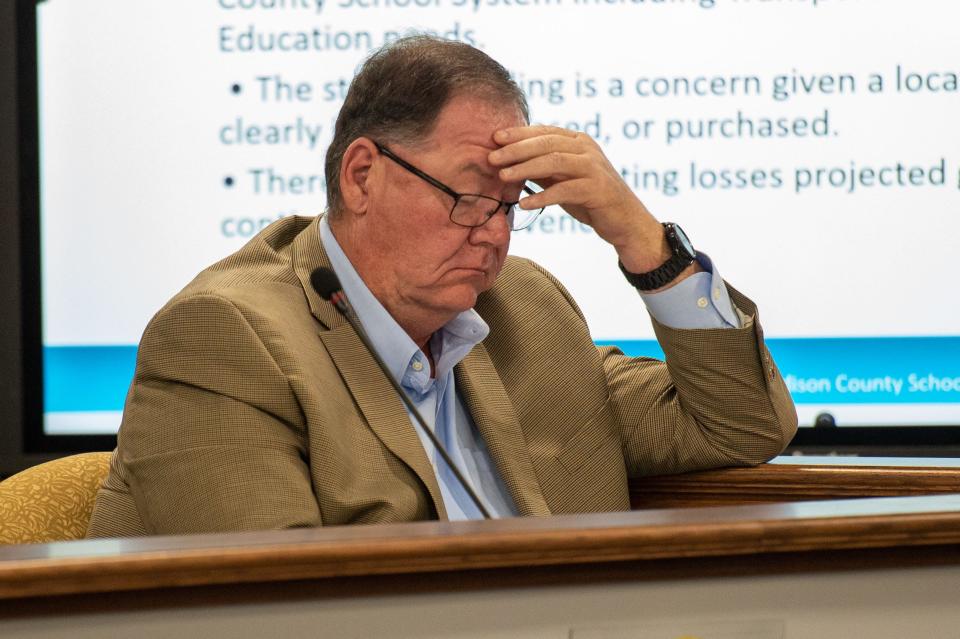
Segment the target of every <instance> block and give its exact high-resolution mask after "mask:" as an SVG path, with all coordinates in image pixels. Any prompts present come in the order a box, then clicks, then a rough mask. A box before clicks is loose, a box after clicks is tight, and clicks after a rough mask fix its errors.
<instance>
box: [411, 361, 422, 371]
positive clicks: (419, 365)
mask: <svg viewBox="0 0 960 639" xmlns="http://www.w3.org/2000/svg"><path fill="white" fill-rule="evenodd" d="M411 368H413V370H415V371H417V372H418V373H419V372H420V371H422V370H423V362H421V361H420V360H415V361H414V362H413V364H412V365H411Z"/></svg>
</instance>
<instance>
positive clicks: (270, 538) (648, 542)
mask: <svg viewBox="0 0 960 639" xmlns="http://www.w3.org/2000/svg"><path fill="white" fill-rule="evenodd" d="M844 468H849V467H843V468H834V469H832V470H829V471H824V472H825V474H823V475H815V476H816V477H817V479H816V481H813V480H811V481H807V482H805V483H804V484H803V485H802V486H800V485H798V486H797V490H798V491H799V492H801V493H802V492H803V491H808V492H809V491H812V490H814V488H813V486H814V485H817V486H820V488H819V489H817V490H825V491H826V490H827V489H826V488H824V487H825V486H826V487H829V486H835V487H836V492H841V493H846V492H849V491H850V490H853V486H855V485H856V486H860V488H859V489H858V490H871V491H872V490H880V489H881V488H882V486H886V488H882V489H883V490H891V491H892V490H893V487H894V486H895V485H896V482H895V481H894V480H893V479H890V478H889V477H888V476H886V475H884V474H883V473H879V474H876V475H875V479H874V480H868V478H867V474H869V473H866V472H864V473H863V474H862V475H857V473H858V471H855V470H844ZM860 468H862V467H860ZM798 472H807V471H804V470H800V469H798V468H797V467H789V466H784V467H783V468H782V469H774V468H772V467H769V466H765V467H761V468H757V469H744V470H737V471H714V473H720V474H721V475H720V476H721V477H723V478H725V479H724V481H723V482H717V483H718V484H725V485H728V488H726V489H724V490H726V492H723V491H722V490H721V491H719V492H716V493H711V494H721V495H724V496H723V497H722V499H724V500H730V494H731V492H732V487H735V486H743V485H744V484H750V483H751V482H753V483H752V484H751V488H750V490H744V491H742V492H743V494H744V500H745V501H756V500H757V499H758V497H757V492H758V490H759V488H760V487H762V486H768V487H770V489H769V491H770V492H769V493H763V494H762V495H761V497H768V496H772V494H773V492H775V491H776V490H779V491H786V490H787V488H785V487H784V486H785V484H783V485H781V484H777V483H776V481H773V480H771V477H774V478H776V477H779V478H780V479H784V478H786V477H787V476H788V475H790V476H795V475H796V473H798ZM810 472H812V470H811V471H810ZM844 472H849V473H852V475H850V476H858V477H860V479H861V481H859V482H852V481H851V482H845V481H835V480H840V479H843V478H845V477H848V475H844V474H843V473H844ZM918 472H919V471H917V470H915V469H914V470H904V471H903V473H904V474H903V475H902V476H901V478H903V477H908V478H913V479H917V477H920V478H921V481H920V484H921V485H919V487H918V484H914V483H910V484H908V485H904V486H903V489H904V490H905V491H908V492H916V491H919V490H926V491H928V492H937V491H941V490H943V491H946V490H950V489H952V491H953V492H955V493H960V484H958V483H956V481H957V477H960V471H957V470H956V469H953V470H950V469H945V471H944V472H942V473H939V474H937V473H933V474H923V473H920V474H919V475H917V474H916V473H918ZM831 474H832V477H833V478H832V479H831V480H830V481H829V482H828V481H825V480H823V481H822V478H823V477H827V476H830V475H831ZM709 476H710V475H707V474H699V479H698V478H697V476H686V477H683V478H675V485H676V486H678V487H680V490H681V492H682V491H683V490H687V489H689V490H688V493H687V495H686V496H683V499H687V498H688V496H689V494H692V493H693V492H701V493H702V492H705V491H706V492H709V491H707V490H706V489H705V488H704V486H705V485H706V484H708V483H709V482H707V481H706V480H707V478H708V477H709ZM714 476H716V475H714ZM747 476H750V477H753V478H754V479H747ZM668 481H669V480H666V479H657V480H646V481H644V482H638V484H636V485H635V487H636V488H638V489H639V486H640V485H641V484H642V485H643V486H645V487H646V486H654V485H655V486H659V489H658V490H660V491H661V493H659V494H665V493H666V491H667V488H666V486H667V483H668ZM771 482H772V483H771ZM864 482H865V483H866V485H864ZM951 482H953V483H951ZM881 485H882V486H881ZM771 486H772V487H771ZM878 486H881V488H878ZM683 487H686V488H683ZM638 497H639V495H638ZM645 498H646V497H645ZM657 499H660V497H657ZM958 591H960V494H944V495H931V494H926V495H919V496H910V497H880V498H877V497H872V498H866V499H843V500H831V501H814V502H790V503H772V504H746V505H728V506H720V507H708V508H687V509H672V510H662V509H661V510H646V511H637V512H628V513H616V514H606V515H584V516H573V517H569V516H568V517H552V518H545V519H512V520H500V521H493V522H462V523H456V524H451V523H438V522H424V523H415V524H398V525H391V526H363V527H347V528H328V529H311V530H292V531H281V532H266V533H249V534H228V535H204V536H183V537H156V538H145V539H123V540H106V541H80V542H68V543H58V544H44V545H35V546H19V547H8V548H0V597H3V598H5V600H0V636H3V637H8V636H11V637H12V636H20V635H21V634H22V635H23V636H38V637H39V636H70V637H87V636H89V637H102V636H104V634H105V633H104V629H105V628H107V627H109V629H110V632H108V633H106V634H107V635H109V636H126V635H127V633H130V634H131V635H132V634H136V635H137V636H140V637H149V636H169V635H171V634H178V635H182V636H185V637H187V636H205V637H214V636H233V637H243V636H298V635H299V634H301V633H302V634H304V635H309V636H337V637H347V636H357V637H360V636H393V637H423V636H436V637H480V636H496V637H558V638H559V637H575V638H577V639H579V638H581V637H585V638H590V637H596V638H599V637H608V638H609V637H618V638H619V637H624V638H625V637H628V636H629V637H649V638H651V639H653V638H659V637H673V638H676V637H679V636H682V635H683V634H686V635H687V636H691V637H693V636H697V637H704V638H706V637H709V636H711V634H710V633H713V636H717V637H725V638H728V639H729V638H732V637H741V636H750V637H755V638H756V639H760V638H761V637H768V636H770V637H774V636H777V637H784V636H786V637H790V638H791V639H792V638H794V637H807V636H809V637H818V639H819V638H820V637H831V636H838V637H861V636H862V637H866V636H870V637H871V638H883V637H914V636H932V637H958V636H960V606H957V598H958V594H957V593H958ZM644 633H646V634H644ZM718 633H719V634H718ZM723 633H726V634H723ZM750 633H753V634H750ZM777 633H779V634H777Z"/></svg>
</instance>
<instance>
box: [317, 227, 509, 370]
mask: <svg viewBox="0 0 960 639" xmlns="http://www.w3.org/2000/svg"><path fill="white" fill-rule="evenodd" d="M318 229H319V234H320V243H321V244H322V245H323V248H324V250H326V252H327V257H329V258H330V265H331V266H332V267H333V270H334V272H336V274H337V276H338V277H339V278H340V285H341V286H342V287H343V292H344V293H345V294H346V296H347V299H348V300H350V304H351V305H352V306H353V309H354V310H355V311H356V313H357V315H358V316H359V317H360V323H361V324H362V325H363V330H364V331H366V333H367V336H368V337H369V338H370V341H371V343H372V344H373V347H374V349H376V351H377V354H378V355H380V357H381V358H382V359H383V361H384V363H385V364H386V365H387V369H388V370H389V371H390V374H391V375H392V376H393V378H394V379H395V380H397V382H398V383H402V381H403V378H404V373H405V372H406V371H407V368H408V366H410V365H411V363H412V362H413V360H414V359H415V358H416V357H417V354H418V353H419V351H420V349H419V348H418V347H417V345H416V344H415V343H414V341H413V340H412V339H410V336H409V335H407V333H406V332H405V331H404V330H403V329H402V328H401V327H400V325H399V324H397V322H396V320H394V319H393V316H392V315H390V313H389V312H388V311H387V309H386V308H384V307H383V304H381V303H380V301H379V300H378V299H377V298H376V297H375V296H374V295H373V293H371V292H370V289H369V288H367V285H366V284H365V283H364V281H363V280H362V279H361V278H360V275H359V274H358V273H357V271H356V269H354V268H353V264H352V263H351V262H350V259H349V258H348V257H347V255H346V253H344V252H343V249H342V248H340V243H339V242H337V238H336V237H334V235H333V230H332V229H331V228H330V225H329V223H328V218H327V216H324V217H323V219H322V220H320V224H319V225H318ZM489 333H490V327H489V326H487V323H486V322H484V321H483V318H481V317H480V315H479V313H477V312H476V311H475V310H473V309H472V308H471V309H468V310H466V311H464V312H462V313H460V314H459V315H457V316H456V317H454V318H453V319H452V320H450V321H449V322H447V323H446V324H445V325H444V326H443V327H442V328H441V329H440V330H439V331H437V332H436V333H434V335H433V337H432V338H431V340H430V350H431V352H432V353H433V357H434V362H435V363H436V367H437V370H436V377H437V379H441V378H443V377H444V376H446V375H447V374H448V373H449V372H450V371H451V370H453V367H454V366H456V365H457V364H459V363H460V361H461V360H463V358H464V357H466V356H467V354H468V353H469V352H470V350H471V349H472V348H473V347H474V346H476V345H477V344H479V343H480V342H482V341H483V340H484V338H486V336H487V335H488V334H489Z"/></svg>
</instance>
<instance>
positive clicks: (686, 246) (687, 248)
mask: <svg viewBox="0 0 960 639" xmlns="http://www.w3.org/2000/svg"><path fill="white" fill-rule="evenodd" d="M673 232H674V234H675V235H676V236H677V243H678V244H679V245H680V248H681V249H682V250H683V252H684V253H686V257H689V258H690V259H694V258H696V257H697V252H696V251H695V250H694V249H693V244H691V243H690V238H688V237H687V234H686V233H684V232H683V229H682V228H680V226H679V225H678V224H674V225H673Z"/></svg>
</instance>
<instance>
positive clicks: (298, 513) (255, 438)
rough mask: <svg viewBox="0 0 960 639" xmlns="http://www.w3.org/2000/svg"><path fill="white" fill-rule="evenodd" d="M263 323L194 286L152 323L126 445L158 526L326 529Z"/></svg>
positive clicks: (176, 529)
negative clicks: (197, 291) (194, 290)
mask: <svg viewBox="0 0 960 639" xmlns="http://www.w3.org/2000/svg"><path fill="white" fill-rule="evenodd" d="M256 323H257V320H256V318H255V317H251V316H249V314H245V313H244V312H243V311H242V310H241V309H240V308H238V307H237V306H236V305H235V304H234V303H232V302H231V301H230V300H228V299H226V298H224V297H221V296H219V295H213V294H197V295H192V296H189V297H186V298H178V299H176V300H174V301H173V302H171V304H169V305H168V306H167V307H165V308H164V309H163V310H161V311H160V313H158V314H157V316H156V317H155V318H154V319H153V320H152V321H151V323H150V325H149V326H148V327H147V330H146V332H145V333H144V336H143V339H142V340H141V343H140V350H139V352H138V355H137V368H136V373H135V378H134V382H133V385H132V386H131V389H130V392H129V394H128V396H127V403H126V407H125V410H124V419H123V424H122V426H121V430H120V434H119V439H118V452H119V455H120V457H121V460H122V463H123V464H124V466H125V468H126V470H127V473H128V481H129V485H130V491H131V493H132V495H133V498H134V500H135V503H136V506H137V510H138V511H139V514H140V516H141V517H142V519H143V522H144V526H145V528H146V530H147V532H148V533H149V534H175V533H200V532H217V531H238V530H265V529H277V528H288V527H294V526H316V525H320V523H321V517H320V512H319V507H318V505H317V500H316V498H315V496H314V493H313V489H312V485H311V481H310V471H309V468H308V464H307V462H306V459H307V451H306V443H305V442H306V437H305V422H304V418H303V415H302V412H301V410H300V408H299V404H298V402H297V399H296V397H295V395H294V393H293V392H292V390H291V388H290V386H289V383H288V378H287V376H286V375H285V374H284V371H282V370H281V369H280V367H279V366H278V364H277V362H276V361H275V359H274V358H273V357H272V356H271V354H270V350H269V348H268V344H265V340H264V338H262V337H261V334H267V335H269V333H266V332H264V331H263V330H262V329H263V327H259V326H255V325H256Z"/></svg>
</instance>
